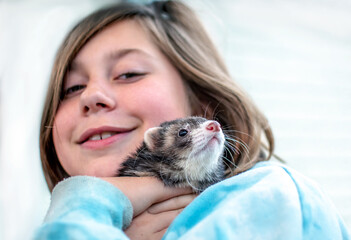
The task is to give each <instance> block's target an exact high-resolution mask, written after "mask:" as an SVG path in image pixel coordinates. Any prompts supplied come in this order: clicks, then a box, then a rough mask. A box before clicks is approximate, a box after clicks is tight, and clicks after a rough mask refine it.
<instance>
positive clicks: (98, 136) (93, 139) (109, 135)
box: [86, 132, 118, 141]
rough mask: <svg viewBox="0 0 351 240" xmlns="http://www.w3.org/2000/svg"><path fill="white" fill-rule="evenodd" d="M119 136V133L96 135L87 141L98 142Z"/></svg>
mask: <svg viewBox="0 0 351 240" xmlns="http://www.w3.org/2000/svg"><path fill="white" fill-rule="evenodd" d="M116 134H118V133H117V132H103V133H100V134H94V135H93V136H91V137H89V138H88V139H87V140H86V141H98V140H103V139H106V138H109V137H112V136H114V135H116Z"/></svg>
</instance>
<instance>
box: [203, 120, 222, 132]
mask: <svg viewBox="0 0 351 240" xmlns="http://www.w3.org/2000/svg"><path fill="white" fill-rule="evenodd" d="M206 129H207V130H209V131H211V132H219V131H220V130H221V124H219V123H218V122H216V121H211V122H210V123H208V124H207V126H206Z"/></svg>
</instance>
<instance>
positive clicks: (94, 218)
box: [34, 176, 133, 240]
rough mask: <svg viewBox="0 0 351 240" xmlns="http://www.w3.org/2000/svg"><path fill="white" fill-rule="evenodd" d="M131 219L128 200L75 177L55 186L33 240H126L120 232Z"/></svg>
mask: <svg viewBox="0 0 351 240" xmlns="http://www.w3.org/2000/svg"><path fill="white" fill-rule="evenodd" d="M132 216H133V209H132V205H131V203H130V201H129V199H128V198H127V197H126V196H125V195H124V194H123V193H122V192H121V191H120V190H119V189H117V188H116V187H114V186H113V185H112V184H110V183H108V182H105V181H103V180H101V179H99V178H95V177H88V176H76V177H70V178H68V179H65V180H64V181H62V182H60V183H59V184H57V186H56V187H55V188H54V190H53V192H52V196H51V203H50V207H49V210H48V212H47V215H46V217H45V220H44V223H43V225H42V226H41V227H40V228H39V229H38V230H37V231H36V235H35V237H34V239H38V240H39V239H43V240H44V239H45V240H49V239H55V240H56V239H128V238H127V236H126V235H125V234H124V233H123V231H122V229H124V228H126V227H127V226H128V225H129V224H130V222H131V220H132Z"/></svg>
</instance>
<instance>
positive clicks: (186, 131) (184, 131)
mask: <svg viewBox="0 0 351 240" xmlns="http://www.w3.org/2000/svg"><path fill="white" fill-rule="evenodd" d="M187 134H188V130H186V129H181V130H180V131H179V133H178V135H179V137H184V136H185V135H187Z"/></svg>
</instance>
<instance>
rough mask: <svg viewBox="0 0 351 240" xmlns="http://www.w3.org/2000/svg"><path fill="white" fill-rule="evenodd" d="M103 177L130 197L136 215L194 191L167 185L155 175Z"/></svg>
mask: <svg viewBox="0 0 351 240" xmlns="http://www.w3.org/2000/svg"><path fill="white" fill-rule="evenodd" d="M102 179H103V180H105V181H107V182H109V183H111V184H113V185H114V186H116V187H117V188H118V189H119V190H121V191H122V192H123V193H124V194H125V195H126V196H127V197H128V199H129V200H130V202H131V203H132V206H133V216H134V217H136V216H138V215H139V214H140V213H142V212H144V211H145V210H146V209H148V208H149V207H151V205H154V204H155V203H160V202H164V201H165V200H168V199H171V198H174V197H177V196H181V195H186V194H191V193H192V190H191V188H171V187H166V186H164V184H163V183H162V182H161V181H159V180H158V179H156V178H154V177H105V178H102ZM172 202H174V201H171V204H172ZM173 205H174V203H173ZM161 206H162V205H161ZM167 206H168V204H167ZM174 206H175V205H174ZM153 209H155V207H154V208H153ZM156 209H158V208H156Z"/></svg>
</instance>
